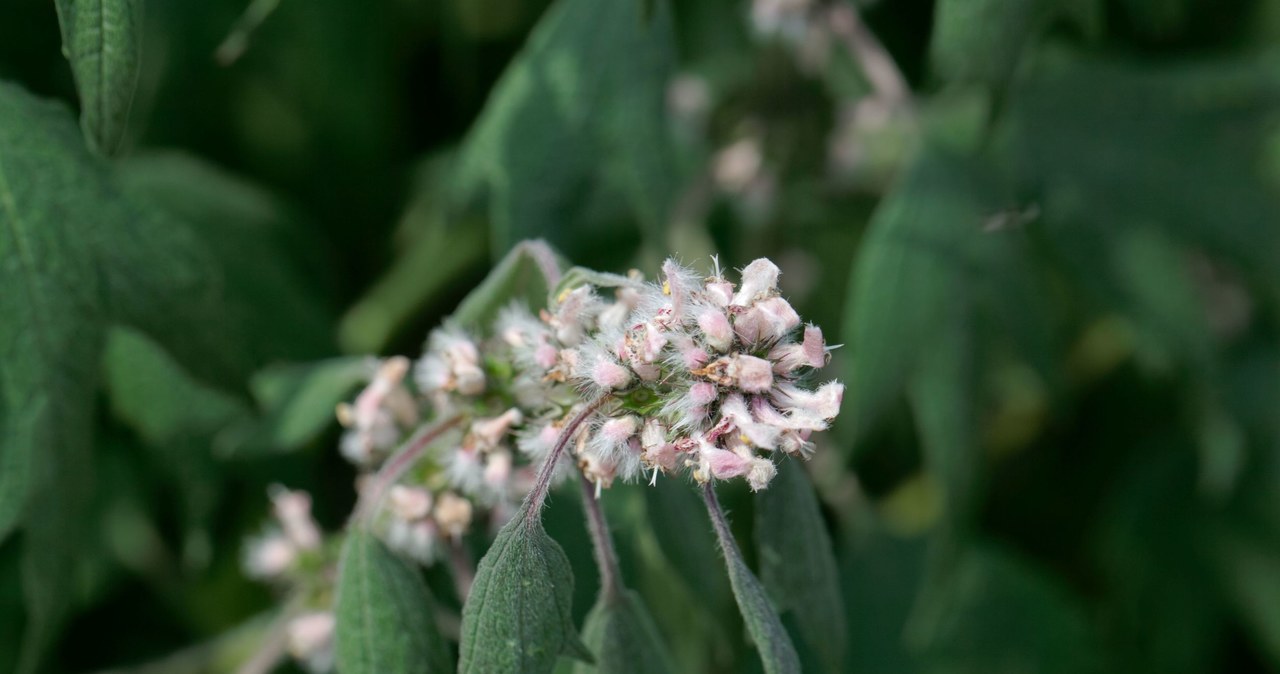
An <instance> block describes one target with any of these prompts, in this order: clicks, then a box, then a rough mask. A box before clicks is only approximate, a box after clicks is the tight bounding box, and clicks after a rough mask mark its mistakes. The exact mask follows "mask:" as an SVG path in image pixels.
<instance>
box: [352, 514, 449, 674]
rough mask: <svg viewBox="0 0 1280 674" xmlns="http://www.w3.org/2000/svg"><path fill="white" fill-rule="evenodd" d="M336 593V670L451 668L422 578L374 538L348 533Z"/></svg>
mask: <svg viewBox="0 0 1280 674" xmlns="http://www.w3.org/2000/svg"><path fill="white" fill-rule="evenodd" d="M337 592H338V594H337V604H336V607H335V612H336V614H337V633H336V638H335V644H336V655H337V659H338V671H341V672H343V674H383V673H384V672H385V673H387V674H404V673H410V672H420V673H423V674H426V673H428V672H446V671H450V670H452V669H453V667H452V664H453V663H452V662H451V659H450V657H449V647H448V644H447V643H445V640H444V637H442V636H440V632H439V631H438V630H437V629H436V624H435V616H434V615H433V613H432V610H433V605H434V603H433V601H432V599H431V595H430V593H429V592H428V590H427V586H426V583H424V582H423V580H422V576H421V575H420V574H419V573H418V571H417V570H416V569H414V568H413V567H411V566H409V565H408V564H407V563H405V562H404V561H403V560H401V559H400V558H399V557H396V556H395V555H394V554H393V553H392V552H391V551H390V550H387V548H386V547H385V546H384V545H383V544H382V542H381V541H379V540H378V539H377V538H376V537H374V536H373V534H370V533H368V532H366V531H362V530H360V529H352V530H351V531H350V533H348V534H347V541H346V543H345V544H344V545H343V551H342V560H341V562H340V568H339V570H338V590H337Z"/></svg>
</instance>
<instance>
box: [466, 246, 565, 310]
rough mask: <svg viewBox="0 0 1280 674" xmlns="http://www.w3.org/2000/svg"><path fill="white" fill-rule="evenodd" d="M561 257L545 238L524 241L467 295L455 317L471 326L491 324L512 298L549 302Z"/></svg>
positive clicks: (534, 304) (537, 305) (535, 305)
mask: <svg viewBox="0 0 1280 674" xmlns="http://www.w3.org/2000/svg"><path fill="white" fill-rule="evenodd" d="M560 266H561V264H560V257H559V256H558V255H556V253H555V251H554V250H552V249H551V247H550V246H548V245H547V244H546V243H545V242H543V241H523V242H521V243H518V244H516V246H515V247H514V248H512V249H511V251H510V252H509V253H507V255H506V257H504V258H502V261H501V262H499V263H498V266H496V267H494V268H493V271H491V272H489V275H488V276H486V277H485V279H484V281H482V282H481V283H480V285H478V286H476V288H475V290H472V291H471V292H470V293H468V294H467V296H466V297H465V298H463V300H462V302H461V303H460V304H458V308H457V309H455V310H454V312H453V314H452V315H451V317H450V318H451V319H452V320H453V321H454V322H455V323H457V324H458V325H460V326H463V327H467V328H472V329H476V328H481V327H484V328H488V326H489V324H490V323H491V322H492V321H493V319H495V318H497V316H498V312H499V311H500V310H501V309H502V308H503V307H505V306H507V305H508V304H510V303H511V302H512V301H518V300H523V301H524V302H526V303H527V304H528V305H529V308H531V309H534V310H537V309H539V308H541V307H543V306H545V303H546V300H547V293H548V292H550V290H551V286H553V285H555V283H556V282H557V281H558V280H559V278H560Z"/></svg>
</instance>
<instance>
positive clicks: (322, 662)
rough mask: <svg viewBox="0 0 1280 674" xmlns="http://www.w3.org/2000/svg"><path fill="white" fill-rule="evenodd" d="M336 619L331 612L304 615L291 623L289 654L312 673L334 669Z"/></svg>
mask: <svg viewBox="0 0 1280 674" xmlns="http://www.w3.org/2000/svg"><path fill="white" fill-rule="evenodd" d="M333 629H334V618H333V613H332V612H330V611H317V612H315V613H304V614H302V615H300V616H298V617H296V618H294V619H292V620H290V621H289V626H288V628H287V630H286V635H285V640H286V641H287V642H288V647H289V654H290V655H292V656H293V657H294V658H295V659H296V660H298V661H299V662H300V663H302V664H303V665H304V666H305V667H306V668H307V669H308V670H310V671H312V672H326V671H330V670H332V669H333Z"/></svg>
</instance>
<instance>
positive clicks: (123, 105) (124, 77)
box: [57, 0, 142, 155]
mask: <svg viewBox="0 0 1280 674" xmlns="http://www.w3.org/2000/svg"><path fill="white" fill-rule="evenodd" d="M57 8H58V20H59V22H60V23H61V25H62V53H63V54H65V55H66V57H67V59H68V60H69V61H71V72H72V74H73V75H75V80H76V90H77V91H78V92H79V94H80V125H81V126H82V127H83V128H84V134H85V136H86V137H87V138H88V140H89V145H90V146H91V147H93V148H95V149H96V150H98V151H99V152H101V153H102V154H107V155H109V154H112V153H114V152H115V151H116V150H117V149H118V148H119V147H120V142H121V141H122V140H123V139H124V134H125V129H126V128H127V126H128V121H129V108H130V106H131V105H132V104H133V93H134V90H135V89H136V88H137V86H138V70H139V67H140V61H141V51H142V0H57Z"/></svg>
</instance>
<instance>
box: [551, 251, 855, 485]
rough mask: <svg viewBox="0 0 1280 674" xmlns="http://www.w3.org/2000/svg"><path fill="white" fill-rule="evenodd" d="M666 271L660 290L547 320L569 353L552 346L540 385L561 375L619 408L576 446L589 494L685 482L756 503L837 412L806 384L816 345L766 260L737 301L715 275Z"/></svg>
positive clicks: (821, 359)
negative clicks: (750, 494) (636, 483)
mask: <svg viewBox="0 0 1280 674" xmlns="http://www.w3.org/2000/svg"><path fill="white" fill-rule="evenodd" d="M662 271H663V280H662V284H661V285H658V284H642V283H627V284H624V285H620V286H619V287H618V288H616V289H615V295H616V299H615V300H614V301H613V302H611V303H610V302H605V301H604V300H602V299H600V298H599V296H598V291H597V288H596V287H593V286H590V285H584V286H580V287H578V288H575V289H573V290H571V291H569V292H567V293H564V295H563V297H562V298H561V299H560V301H559V302H558V305H557V307H556V308H555V309H554V310H553V311H552V312H550V313H549V316H548V320H547V321H546V322H547V323H549V324H551V325H558V326H561V327H560V328H559V330H560V331H563V332H566V333H568V334H571V335H573V336H575V337H576V342H565V341H564V340H561V344H562V345H563V348H562V349H561V350H560V351H559V352H558V354H557V359H556V361H555V362H554V363H551V362H548V364H549V365H550V367H547V368H545V369H546V372H547V375H546V376H548V377H555V376H557V373H558V372H561V371H563V372H567V373H568V376H569V377H570V379H571V381H573V382H574V383H575V384H576V385H577V386H578V387H579V389H580V390H582V391H584V392H585V393H586V394H587V395H588V396H589V397H595V396H609V397H610V398H613V399H615V400H616V402H615V403H614V404H611V405H608V406H606V407H604V408H602V409H603V413H602V414H601V415H599V418H598V420H597V421H596V423H594V424H593V425H592V426H591V427H590V428H589V429H587V430H585V431H583V432H582V433H581V436H580V437H578V438H576V439H575V443H574V445H573V446H574V450H575V453H576V455H577V457H578V459H579V465H580V466H581V468H582V470H583V471H584V472H585V473H586V474H587V476H588V477H589V478H590V479H591V480H592V481H593V482H595V483H596V484H597V486H598V487H607V486H609V485H610V484H611V483H612V481H613V480H614V479H618V478H621V479H624V480H634V479H636V478H638V477H639V476H640V475H642V474H647V475H648V477H649V479H650V480H656V479H657V476H658V473H667V474H677V473H681V472H684V471H687V472H689V473H690V474H691V475H692V477H693V478H694V479H695V480H697V481H699V482H705V481H707V480H710V479H713V478H714V479H722V480H723V479H731V478H736V477H742V478H744V479H745V480H746V481H747V483H748V484H749V485H750V486H751V488H752V489H754V490H759V489H763V488H765V487H766V486H767V485H768V484H769V482H770V480H771V479H772V478H773V476H774V474H775V472H776V468H775V465H774V458H773V457H774V456H775V453H776V452H783V453H786V454H791V455H795V456H798V457H802V458H804V457H807V456H808V455H809V453H811V452H812V450H813V444H812V442H811V441H810V439H809V438H810V435H811V434H812V433H813V432H814V431H821V430H825V429H826V428H827V427H828V425H829V424H830V422H831V420H832V419H833V418H834V417H835V416H836V414H837V413H838V412H839V409H840V402H841V398H842V397H843V394H844V387H843V385H841V384H839V383H838V382H828V383H826V384H823V385H822V386H820V387H818V388H817V389H816V390H810V389H807V388H805V387H804V386H803V384H802V381H803V378H804V376H805V375H807V374H808V373H809V372H810V371H812V370H813V369H815V368H819V367H822V366H823V365H825V364H826V362H827V360H828V356H829V349H828V347H827V346H826V344H825V343H824V341H823V338H822V332H821V330H820V329H819V328H818V327H816V326H813V325H807V326H804V327H803V328H802V327H801V323H800V317H799V316H798V315H797V314H796V312H795V310H794V309H793V308H792V307H791V305H790V304H789V303H788V302H787V301H786V300H785V299H784V298H782V297H781V296H779V294H778V289H777V281H778V273H779V270H778V267H777V266H776V265H774V264H773V263H772V262H770V261H769V260H767V259H759V260H756V261H755V262H752V263H751V264H750V265H747V267H746V268H745V269H743V271H742V279H741V281H742V282H741V285H740V286H737V287H735V285H734V284H733V283H732V282H730V281H729V280H727V279H725V278H724V277H723V275H722V274H721V273H720V271H719V269H716V270H715V272H714V273H713V274H712V276H710V277H708V278H702V277H700V276H699V275H697V274H696V273H694V272H693V271H691V270H689V269H686V268H684V267H681V266H680V265H678V264H676V263H675V262H674V261H671V260H668V261H667V262H666V263H665V264H664V265H663V270H662ZM797 338H798V339H797ZM557 368H559V369H557ZM561 419H563V417H561ZM550 423H551V424H552V425H554V424H555V423H557V422H556V421H555V420H552V421H551V422H550Z"/></svg>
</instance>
